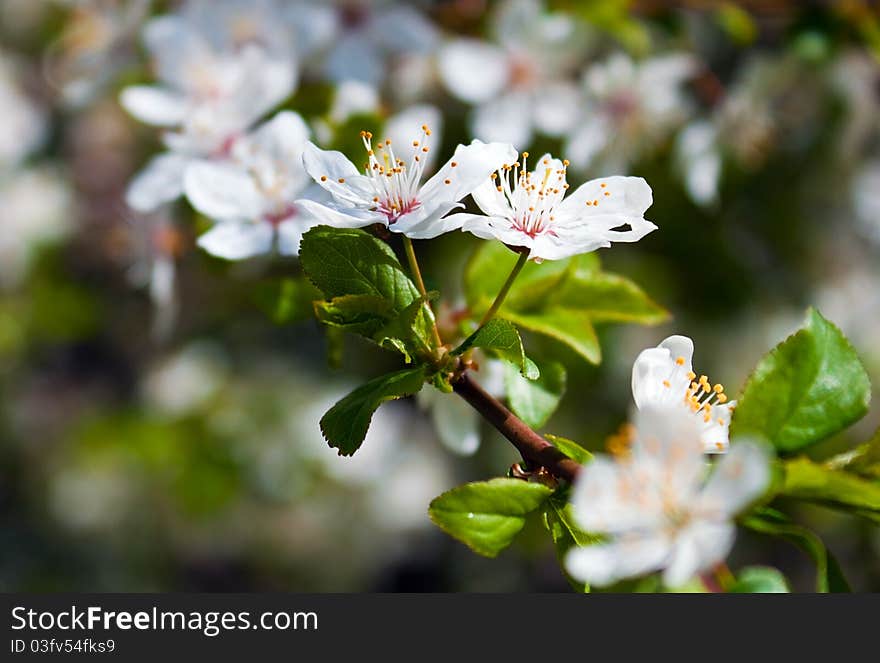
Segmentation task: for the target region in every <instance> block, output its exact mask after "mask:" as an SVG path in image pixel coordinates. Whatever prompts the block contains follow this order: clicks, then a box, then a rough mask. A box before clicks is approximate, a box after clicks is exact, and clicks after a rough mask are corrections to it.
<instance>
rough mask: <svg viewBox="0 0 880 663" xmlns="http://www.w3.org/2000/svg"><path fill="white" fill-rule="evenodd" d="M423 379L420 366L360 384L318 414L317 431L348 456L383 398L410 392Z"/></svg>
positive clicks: (386, 398)
mask: <svg viewBox="0 0 880 663" xmlns="http://www.w3.org/2000/svg"><path fill="white" fill-rule="evenodd" d="M424 381H425V370H424V368H423V367H421V366H420V367H417V368H410V369H406V370H403V371H397V372H396V373H389V374H388V375H382V376H380V377H378V378H374V379H373V380H370V381H369V382H367V383H366V384H364V385H361V386H360V387H358V388H357V389H355V390H354V391H353V392H351V393H350V394H349V395H348V396H346V397H345V398H343V399H342V400H341V401H339V402H338V403H337V404H336V405H334V406H333V407H332V408H330V409H329V410H328V411H327V414H325V415H324V416H323V417H322V418H321V432H322V433H323V434H324V437H325V438H326V439H327V442H328V443H329V444H330V446H331V447H334V448H336V449H339V455H340V456H351V455H352V454H353V453H354V452H355V451H357V450H358V448H360V446H361V443H362V442H363V441H364V437H365V436H366V434H367V429H368V428H369V427H370V419H372V417H373V413H374V412H375V411H376V408H378V407H379V405H381V404H382V403H384V402H385V401H390V400H395V399H397V398H403V397H404V396H411V395H412V394H415V393H416V392H418V391H419V390H420V389H421V388H422V385H423V384H424Z"/></svg>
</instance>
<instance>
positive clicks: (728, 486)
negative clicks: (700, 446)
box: [698, 441, 770, 518]
mask: <svg viewBox="0 0 880 663" xmlns="http://www.w3.org/2000/svg"><path fill="white" fill-rule="evenodd" d="M769 483H770V458H769V456H768V454H767V451H765V449H764V447H763V446H761V445H759V444H755V443H752V442H747V441H742V442H738V443H736V444H733V445H731V447H730V451H729V452H728V453H727V455H725V456H723V457H722V458H721V460H719V461H718V463H717V464H716V466H715V469H714V471H713V472H712V475H711V476H710V477H709V481H708V482H707V483H706V486H705V488H704V489H703V491H702V493H701V494H700V497H699V505H698V509H699V510H700V512H702V513H706V514H711V515H714V516H715V517H718V518H725V517H732V516H735V515H736V514H738V513H739V512H740V511H741V510H742V509H743V508H744V507H746V506H748V505H749V504H750V503H751V502H753V501H754V500H756V499H757V498H759V497H760V496H761V495H762V494H763V493H764V491H765V490H766V489H767V486H768V485H769Z"/></svg>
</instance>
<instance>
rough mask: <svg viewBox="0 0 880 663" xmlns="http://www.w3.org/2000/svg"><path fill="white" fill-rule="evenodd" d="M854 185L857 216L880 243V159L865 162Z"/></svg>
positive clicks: (853, 195)
mask: <svg viewBox="0 0 880 663" xmlns="http://www.w3.org/2000/svg"><path fill="white" fill-rule="evenodd" d="M852 187H853V189H852V199H853V206H854V207H855V212H856V218H857V219H858V220H859V223H860V224H861V226H862V229H863V230H864V232H865V235H867V236H868V237H870V238H871V239H872V240H874V241H875V242H877V243H878V244H880V159H874V160H871V161H868V162H867V163H865V164H864V165H863V166H862V167H861V169H860V171H859V172H858V173H857V174H856V176H855V178H854V180H853V184H852Z"/></svg>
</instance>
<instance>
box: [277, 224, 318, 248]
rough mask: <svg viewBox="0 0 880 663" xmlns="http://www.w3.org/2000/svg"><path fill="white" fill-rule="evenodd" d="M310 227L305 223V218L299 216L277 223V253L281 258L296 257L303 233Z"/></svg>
mask: <svg viewBox="0 0 880 663" xmlns="http://www.w3.org/2000/svg"><path fill="white" fill-rule="evenodd" d="M310 227H311V226H310V224H308V223H306V217H302V216H300V215H297V216H296V217H294V218H292V219H288V220H286V221H282V222H281V223H279V224H278V227H277V232H276V239H277V241H278V253H280V254H281V255H283V256H298V255H299V244H300V242H301V241H302V236H303V233H305V231H306V230H308V229H309V228H310Z"/></svg>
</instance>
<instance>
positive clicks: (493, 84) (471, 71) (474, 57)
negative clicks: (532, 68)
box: [437, 39, 510, 104]
mask: <svg viewBox="0 0 880 663" xmlns="http://www.w3.org/2000/svg"><path fill="white" fill-rule="evenodd" d="M437 62H438V66H439V68H440V76H441V77H442V79H443V82H444V83H445V84H446V87H448V88H449V90H450V91H451V92H452V94H454V95H455V96H456V97H458V98H459V99H461V100H462V101H466V102H468V103H472V104H479V103H485V102H487V101H489V100H490V99H492V98H493V97H495V96H496V95H497V94H498V93H499V92H500V91H501V89H502V87H503V86H504V85H505V83H507V79H508V76H509V73H510V71H509V65H508V61H507V55H506V54H505V52H504V51H503V50H501V49H500V48H497V47H496V46H492V45H490V44H487V43H486V42H482V41H479V40H476V39H457V40H455V41H452V42H450V43H449V44H447V45H446V46H444V47H442V48H441V49H440V52H439V53H438V57H437Z"/></svg>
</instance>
